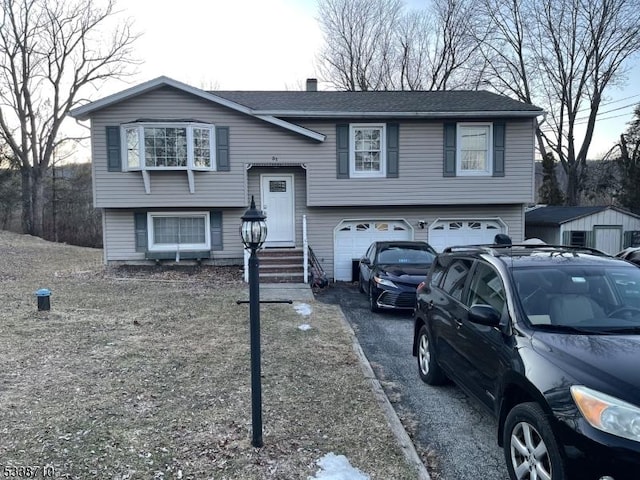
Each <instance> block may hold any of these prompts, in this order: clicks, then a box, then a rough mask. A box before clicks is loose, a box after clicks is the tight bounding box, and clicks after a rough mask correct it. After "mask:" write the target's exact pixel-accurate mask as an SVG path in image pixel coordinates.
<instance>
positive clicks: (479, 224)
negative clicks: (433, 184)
mask: <svg viewBox="0 0 640 480" xmlns="http://www.w3.org/2000/svg"><path fill="white" fill-rule="evenodd" d="M498 233H507V226H506V225H505V224H504V222H503V221H502V220H500V219H479V218H473V219H472V218H465V219H449V220H447V219H438V220H436V221H435V222H433V224H432V225H431V226H430V227H429V244H430V245H431V246H432V247H433V248H435V249H436V251H438V252H441V251H442V250H444V249H445V248H446V247H449V246H452V245H479V244H485V243H493V239H494V238H495V236H496V234H498Z"/></svg>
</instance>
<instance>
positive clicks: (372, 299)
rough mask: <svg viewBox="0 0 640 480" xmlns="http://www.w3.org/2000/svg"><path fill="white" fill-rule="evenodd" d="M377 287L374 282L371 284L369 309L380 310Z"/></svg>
mask: <svg viewBox="0 0 640 480" xmlns="http://www.w3.org/2000/svg"><path fill="white" fill-rule="evenodd" d="M376 300H377V299H376V288H375V287H374V286H373V284H372V283H370V284H369V310H371V311H372V312H379V311H380V307H378V303H377V302H376Z"/></svg>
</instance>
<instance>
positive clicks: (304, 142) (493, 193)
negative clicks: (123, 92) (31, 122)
mask: <svg viewBox="0 0 640 480" xmlns="http://www.w3.org/2000/svg"><path fill="white" fill-rule="evenodd" d="M138 119H156V120H170V119H193V120H198V121H202V122H207V123H213V124H215V125H217V126H226V127H229V142H230V145H229V149H230V155H229V160H230V171H228V172H194V176H195V193H193V194H191V193H190V192H189V187H188V180H187V173H186V172H185V171H179V172H167V171H150V172H149V175H150V180H151V181H150V183H151V193H150V194H146V193H145V190H144V183H143V179H142V174H141V173H140V172H108V171H107V157H106V154H107V148H106V130H105V127H107V126H113V125H120V124H123V123H128V122H132V121H135V120H138ZM292 122H294V123H297V124H298V125H300V126H303V127H306V128H309V129H310V130H314V131H317V132H319V133H322V134H324V135H326V140H325V141H324V142H320V143H318V142H315V141H313V140H311V139H309V138H306V137H303V136H302V135H299V134H296V133H293V132H290V131H287V130H285V129H283V128H281V127H277V126H274V125H271V124H268V123H266V122H263V121H261V120H258V119H256V118H253V117H250V116H248V115H245V114H242V113H239V112H236V111H233V110H230V109H227V108H225V107H221V106H218V105H216V104H214V103H212V102H208V101H205V100H203V99H200V98H196V97H194V96H192V95H189V94H187V93H184V92H180V91H177V90H175V89H172V88H169V87H165V88H161V89H158V90H155V91H152V92H149V93H146V94H142V95H140V96H138V97H134V98H132V99H129V100H125V101H123V102H120V103H118V104H115V105H113V106H111V107H108V108H105V109H103V110H100V111H98V112H96V113H95V115H94V116H93V117H92V122H91V126H92V154H93V165H94V180H95V181H94V185H95V188H94V202H95V206H96V207H98V208H129V207H131V206H136V207H168V206H173V207H198V206H212V207H243V206H246V205H247V198H248V197H247V184H246V178H247V177H246V170H245V167H246V165H249V164H265V163H273V164H288V163H295V164H304V165H305V166H306V168H307V171H306V175H307V178H309V179H311V181H309V182H308V185H307V192H306V196H307V202H306V203H307V205H308V206H310V207H315V206H341V205H351V206H367V205H373V204H380V203H381V201H382V202H383V203H384V204H385V205H450V204H460V205H463V204H474V203H480V204H487V203H495V204H510V203H511V204H513V203H530V202H532V201H533V187H532V185H533V163H534V162H533V153H534V144H533V142H534V138H533V126H532V121H531V120H510V121H507V123H506V145H505V176H504V177H492V176H486V177H469V176H467V177H460V176H456V177H444V176H443V171H442V159H443V123H442V121H414V122H401V123H400V124H399V132H400V140H399V175H398V178H387V177H384V178H344V179H337V178H336V144H335V140H336V128H335V125H336V122H335V121H293V120H292ZM381 199H383V200H381Z"/></svg>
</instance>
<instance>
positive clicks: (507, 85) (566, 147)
mask: <svg viewBox="0 0 640 480" xmlns="http://www.w3.org/2000/svg"><path fill="white" fill-rule="evenodd" d="M484 7H485V8H484V9H483V15H484V16H485V18H487V19H488V21H487V26H488V29H489V30H490V31H492V32H494V33H493V35H490V36H489V38H488V41H487V42H485V45H484V49H485V52H486V58H487V59H488V61H489V64H490V66H491V73H492V75H491V81H492V83H493V85H494V86H495V87H496V88H497V89H498V90H500V91H506V92H511V93H513V94H515V95H516V96H517V97H518V98H519V99H520V100H522V101H525V102H528V103H536V104H538V105H540V106H542V107H543V108H545V109H546V110H547V112H548V115H547V118H546V120H547V123H546V124H545V125H543V126H539V128H538V129H537V137H538V146H539V149H540V152H541V154H542V155H543V156H544V155H545V154H546V153H547V150H550V151H553V152H554V154H555V155H556V157H557V158H558V159H559V160H560V163H561V165H562V168H563V170H564V171H565V173H566V175H567V192H566V197H565V198H566V203H567V204H568V205H576V204H577V203H578V199H579V195H580V190H581V188H582V180H583V178H584V174H585V171H586V168H587V163H586V162H587V152H588V150H589V146H590V145H591V140H592V138H593V133H594V129H595V122H596V118H597V114H598V109H599V107H600V103H601V101H602V99H603V96H604V94H605V91H606V89H607V87H609V86H611V85H612V84H614V83H615V82H616V81H619V80H620V78H621V74H623V73H624V71H625V66H626V61H627V60H628V59H629V58H630V57H632V56H633V54H635V53H637V52H638V51H639V50H640V17H638V15H637V12H638V9H639V8H640V2H639V1H638V0H484ZM585 109H586V110H587V111H588V114H587V117H586V119H584V120H586V121H585V122H584V123H585V128H584V134H583V135H580V136H579V135H578V129H577V128H576V127H577V126H578V125H580V123H581V122H583V119H582V118H581V117H580V115H581V114H583V112H584V110H585Z"/></svg>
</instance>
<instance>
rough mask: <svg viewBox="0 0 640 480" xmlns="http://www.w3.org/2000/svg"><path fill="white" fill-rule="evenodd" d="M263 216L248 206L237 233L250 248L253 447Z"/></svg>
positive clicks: (257, 429)
mask: <svg viewBox="0 0 640 480" xmlns="http://www.w3.org/2000/svg"><path fill="white" fill-rule="evenodd" d="M266 218H267V217H266V216H265V215H264V213H262V211H261V210H257V209H256V203H255V201H254V199H253V196H251V206H250V207H249V209H248V210H247V211H246V212H244V215H243V216H242V225H241V226H240V235H241V236H242V243H244V246H245V248H246V249H247V250H249V251H250V252H251V255H250V256H249V332H250V339H251V419H252V428H253V439H252V441H251V444H252V445H253V446H254V447H258V448H259V447H262V385H261V380H260V279H259V274H258V267H259V262H258V254H257V253H256V252H257V250H258V249H259V248H260V247H261V246H262V244H263V243H264V241H265V239H266V238H267V224H266V222H265V219H266Z"/></svg>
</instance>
